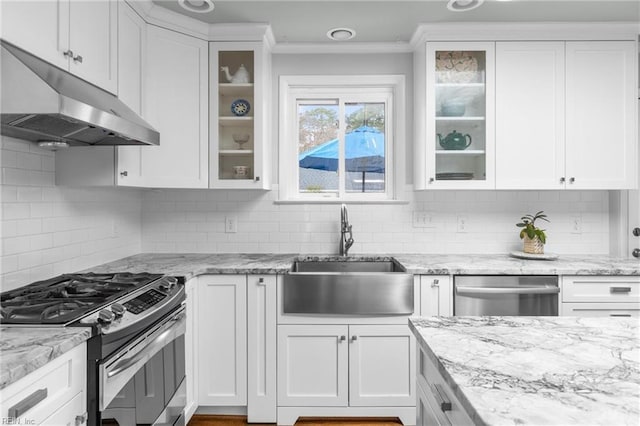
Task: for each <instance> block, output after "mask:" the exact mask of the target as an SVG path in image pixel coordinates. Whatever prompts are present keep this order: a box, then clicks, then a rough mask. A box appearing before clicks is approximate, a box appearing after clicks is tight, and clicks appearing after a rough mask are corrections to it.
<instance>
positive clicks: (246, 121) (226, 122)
mask: <svg viewBox="0 0 640 426" xmlns="http://www.w3.org/2000/svg"><path fill="white" fill-rule="evenodd" d="M251 123H253V117H219V118H218V124H220V126H222V127H243V126H246V125H250V124H251Z"/></svg>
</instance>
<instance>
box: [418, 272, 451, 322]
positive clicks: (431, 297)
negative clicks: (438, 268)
mask: <svg viewBox="0 0 640 426" xmlns="http://www.w3.org/2000/svg"><path fill="white" fill-rule="evenodd" d="M414 280H416V281H417V282H419V284H420V315H421V316H423V317H428V316H439V315H440V316H449V315H453V290H452V288H451V277H450V276H449V275H416V276H415V277H414Z"/></svg>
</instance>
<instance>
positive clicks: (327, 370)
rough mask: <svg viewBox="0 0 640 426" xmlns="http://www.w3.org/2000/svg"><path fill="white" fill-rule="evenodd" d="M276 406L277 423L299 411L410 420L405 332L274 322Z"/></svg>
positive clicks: (411, 345) (411, 375)
mask: <svg viewBox="0 0 640 426" xmlns="http://www.w3.org/2000/svg"><path fill="white" fill-rule="evenodd" d="M278 407H279V410H278V424H293V423H294V422H295V419H296V418H297V417H298V416H302V415H315V416H345V415H346V416H353V415H357V416H367V415H373V416H385V415H386V416H390V415H391V416H397V417H400V418H401V419H402V420H403V423H405V424H414V422H415V414H414V410H415V409H414V407H415V340H414V338H413V336H412V334H411V332H410V331H409V329H408V327H407V326H406V325H280V326H279V327H278ZM286 407H296V408H291V409H287V408H286ZM394 407H396V408H395V411H394ZM405 407H406V409H404V408H405ZM370 408H371V409H372V410H371V411H369V409H370ZM376 410H377V411H376ZM281 414H282V415H281ZM405 415H406V416H405Z"/></svg>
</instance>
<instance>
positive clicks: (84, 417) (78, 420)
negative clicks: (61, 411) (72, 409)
mask: <svg viewBox="0 0 640 426" xmlns="http://www.w3.org/2000/svg"><path fill="white" fill-rule="evenodd" d="M87 416H88V414H87V413H86V412H84V413H82V414H80V415H79V416H76V426H80V425H83V424H85V423H86V422H87Z"/></svg>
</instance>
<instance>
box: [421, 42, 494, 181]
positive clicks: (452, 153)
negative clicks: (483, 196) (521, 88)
mask: <svg viewBox="0 0 640 426" xmlns="http://www.w3.org/2000/svg"><path fill="white" fill-rule="evenodd" d="M494 54H495V44H494V43H487V42H473V43H467V42H453V43H449V42H433V43H427V57H426V64H427V70H426V99H427V107H426V114H427V117H426V141H425V142H426V150H425V154H426V159H425V162H426V168H427V174H426V178H427V185H426V189H436V188H443V189H452V188H465V189H472V188H494V187H495V177H494V174H495V170H494V169H495V167H494V161H495V156H494V146H495V132H494V125H495V120H494V111H495V102H494V99H495V88H494V83H495V75H494V72H495V71H494V70H495V59H494Z"/></svg>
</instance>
